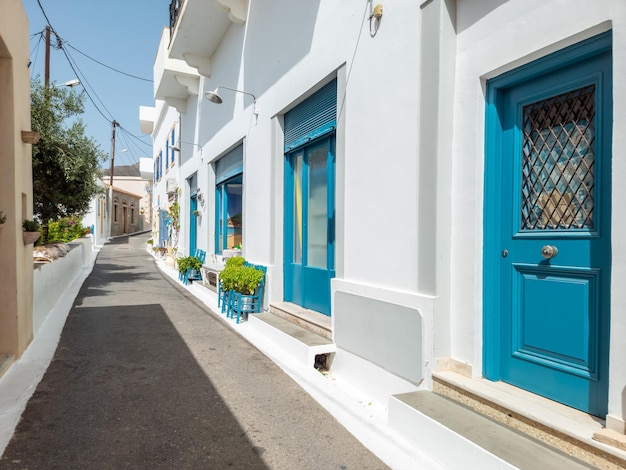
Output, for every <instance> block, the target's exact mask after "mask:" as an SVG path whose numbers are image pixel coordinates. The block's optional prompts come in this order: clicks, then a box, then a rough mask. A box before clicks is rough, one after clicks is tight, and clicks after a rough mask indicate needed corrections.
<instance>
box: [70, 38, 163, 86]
mask: <svg viewBox="0 0 626 470" xmlns="http://www.w3.org/2000/svg"><path fill="white" fill-rule="evenodd" d="M63 44H65V45H67V46H69V47H71V48H72V49H74V50H75V51H76V52H78V53H79V54H82V55H84V56H85V57H87V58H88V59H89V60H92V61H94V62H95V63H96V64H100V65H102V66H103V67H106V68H107V69H110V70H113V71H114V72H117V73H121V74H122V75H126V76H127V77H131V78H136V79H137V80H143V81H145V82H150V83H152V80H151V79H149V78H143V77H138V76H136V75H132V74H130V73H126V72H123V71H121V70H119V69H116V68H115V67H111V66H110V65H107V64H104V63H102V62H100V61H99V60H96V59H94V58H93V57H90V56H88V55H87V54H85V53H84V52H82V51H79V50H78V49H76V48H75V47H74V46H72V45H71V44H70V43H69V42H67V41H63Z"/></svg>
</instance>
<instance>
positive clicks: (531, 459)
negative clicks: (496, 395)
mask: <svg viewBox="0 0 626 470" xmlns="http://www.w3.org/2000/svg"><path fill="white" fill-rule="evenodd" d="M389 426H390V427H391V428H392V429H394V430H395V431H397V432H399V433H401V434H402V435H404V436H405V437H407V438H408V439H410V440H412V441H413V444H414V445H415V446H417V447H419V448H423V449H428V451H429V453H431V455H433V457H434V458H436V459H437V460H438V461H439V462H440V463H441V464H442V465H443V466H444V467H445V468H450V469H456V468H464V469H481V470H490V469H494V470H496V469H498V470H501V469H514V468H519V469H533V470H535V469H541V470H563V469H568V470H577V469H589V468H594V467H593V466H591V465H589V464H586V463H584V462H582V461H580V460H577V459H575V458H573V457H571V456H568V455H566V454H565V453H563V452H561V451H559V450H556V449H553V448H551V447H549V446H547V445H546V444H544V443H542V442H540V441H539V440H536V439H533V438H531V437H529V436H527V435H524V434H522V433H520V432H519V431H517V430H515V429H513V428H510V427H508V426H505V425H503V424H501V423H498V422H496V421H494V420H492V419H490V418H488V417H486V416H484V415H481V414H480V413H477V412H475V411H474V410H472V409H470V408H468V407H466V406H464V405H462V404H461V403H458V402H455V401H453V400H451V399H449V398H446V397H444V396H441V395H438V394H436V393H433V392H429V391H419V392H411V393H404V394H400V395H395V396H393V397H391V399H390V401H389Z"/></svg>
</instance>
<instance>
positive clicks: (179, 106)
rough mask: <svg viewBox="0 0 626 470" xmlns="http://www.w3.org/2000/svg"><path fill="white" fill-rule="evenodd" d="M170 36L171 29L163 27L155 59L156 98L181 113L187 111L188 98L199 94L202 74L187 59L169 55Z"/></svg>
mask: <svg viewBox="0 0 626 470" xmlns="http://www.w3.org/2000/svg"><path fill="white" fill-rule="evenodd" d="M169 38H170V33H169V30H168V29H167V28H163V33H162V34H161V42H160V43H159V50H158V51H157V54H156V58H155V59H154V98H155V99H157V100H163V101H165V102H166V103H167V105H168V106H171V107H173V108H176V110H177V111H178V112H179V113H185V112H186V111H187V100H188V98H189V97H190V96H197V95H198V91H199V87H200V75H199V74H198V71H197V70H196V69H194V68H192V67H190V66H189V65H187V63H186V62H185V61H182V60H178V59H170V58H169V57H168V51H167V45H168V44H169V41H170V39H169Z"/></svg>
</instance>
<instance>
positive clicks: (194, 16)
mask: <svg viewBox="0 0 626 470" xmlns="http://www.w3.org/2000/svg"><path fill="white" fill-rule="evenodd" d="M248 2H249V0H172V2H171V3H170V42H169V58H170V59H175V60H182V61H184V62H185V63H186V64H187V65H188V66H189V67H193V68H195V69H196V71H197V73H199V74H200V75H203V76H205V77H209V76H210V75H211V57H213V54H214V53H215V51H216V49H217V48H218V46H219V44H220V42H221V41H222V38H223V37H224V35H225V34H226V31H228V28H229V26H230V25H231V24H233V23H234V24H239V25H240V24H243V23H245V21H246V19H247V16H248Z"/></svg>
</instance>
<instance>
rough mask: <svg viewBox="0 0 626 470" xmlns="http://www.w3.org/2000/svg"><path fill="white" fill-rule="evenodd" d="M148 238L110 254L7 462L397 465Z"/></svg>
mask: <svg viewBox="0 0 626 470" xmlns="http://www.w3.org/2000/svg"><path fill="white" fill-rule="evenodd" d="M146 238H147V235H141V236H134V237H123V238H118V239H116V240H113V241H112V242H111V243H108V244H107V245H105V246H104V247H103V248H102V250H101V251H100V253H99V255H98V258H97V260H96V263H95V265H94V268H93V271H92V273H91V274H90V275H89V277H88V278H87V280H86V281H85V283H84V284H83V286H82V288H81V290H80V292H79V294H78V296H77V298H76V300H75V303H74V305H73V307H72V309H71V311H70V313H69V316H68V318H67V321H66V323H65V327H64V329H63V332H62V335H61V339H60V342H59V346H58V348H57V351H56V353H55V355H54V358H53V360H52V362H51V364H50V367H49V368H48V370H47V372H46V374H45V375H44V377H43V380H42V381H41V383H40V384H39V385H38V386H37V389H36V391H35V393H34V394H33V396H32V398H31V399H30V401H29V402H28V405H27V407H26V410H25V412H24V413H23V415H22V419H21V420H20V422H19V424H18V426H17V429H16V431H15V434H14V436H13V438H12V440H11V442H10V443H9V445H8V446H7V448H6V450H5V452H4V454H3V456H2V459H1V460H0V468H2V469H33V470H34V469H52V468H63V469H85V468H90V469H109V468H110V469H124V468H146V469H147V468H150V469H155V468H167V469H172V468H177V469H213V468H227V467H231V468H275V469H295V468H297V469H320V468H323V469H350V468H354V469H380V468H387V467H386V465H385V464H383V463H382V462H381V461H380V460H379V459H377V458H376V457H375V456H374V455H373V454H372V453H371V452H370V451H369V450H367V449H366V448H365V447H364V446H363V445H361V443H359V442H358V441H357V440H356V439H355V438H354V437H353V436H352V435H351V434H350V433H349V432H348V431H347V430H346V429H345V428H344V427H342V426H341V425H340V424H339V423H338V422H337V421H336V420H335V419H334V418H333V417H332V416H331V415H330V414H329V413H328V412H327V411H325V410H324V409H323V408H322V407H321V406H320V405H318V403H317V402H315V401H314V400H313V399H312V398H311V397H310V396H309V395H308V394H307V393H306V392H305V391H304V390H303V389H302V388H300V387H299V386H298V385H297V384H296V383H295V382H294V381H293V380H292V379H291V378H289V377H288V376H287V375H286V374H285V373H284V372H282V371H281V370H280V369H279V368H278V367H277V366H276V365H275V364H274V363H273V362H272V361H270V360H269V359H268V358H266V357H265V356H264V355H263V354H262V353H261V352H259V351H258V350H257V349H255V348H254V347H253V346H251V345H250V344H249V343H248V342H247V341H246V340H244V339H243V338H242V337H241V336H240V335H238V334H237V333H236V332H235V331H233V330H232V329H230V328H229V327H228V326H227V325H225V324H224V323H223V322H222V321H220V319H219V318H218V317H217V315H216V314H215V313H213V312H211V311H210V310H209V309H208V308H207V307H205V306H204V305H203V304H201V303H200V302H199V301H198V300H197V299H195V298H194V297H192V296H191V295H190V294H189V293H188V292H186V291H185V290H183V289H181V288H180V287H178V286H176V285H175V284H174V283H173V282H172V281H171V280H170V279H168V278H167V276H164V275H163V274H162V273H161V272H160V271H159V270H158V269H157V267H156V266H155V264H154V260H153V258H152V257H151V256H150V255H148V254H147V253H146V251H145V241H146Z"/></svg>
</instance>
